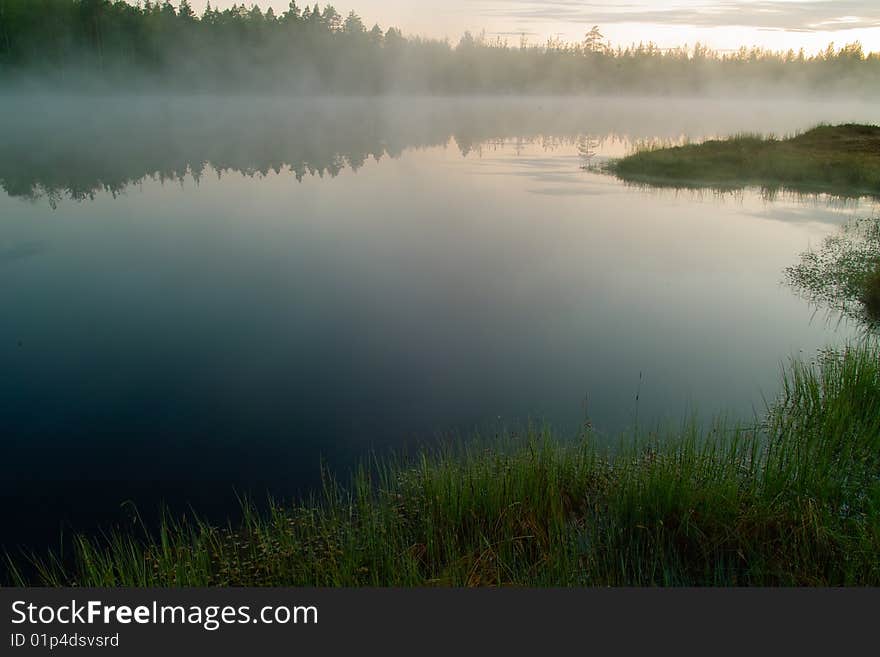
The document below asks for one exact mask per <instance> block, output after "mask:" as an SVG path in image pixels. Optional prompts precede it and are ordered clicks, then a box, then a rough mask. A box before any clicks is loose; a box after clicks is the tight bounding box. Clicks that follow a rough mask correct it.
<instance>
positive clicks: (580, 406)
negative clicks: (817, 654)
mask: <svg viewBox="0 0 880 657" xmlns="http://www.w3.org/2000/svg"><path fill="white" fill-rule="evenodd" d="M877 119H878V116H877V110H876V105H875V104H870V103H859V102H851V103H850V102H845V101H840V100H838V99H830V100H828V101H822V102H819V101H812V102H805V101H801V100H787V101H779V100H774V101H772V102H762V101H756V100H742V101H734V100H711V99H702V100H696V99H689V98H666V99H656V98H654V99H634V98H628V99H615V98H604V99H562V98H554V97H548V98H519V97H510V98H473V99H461V98H460V99H448V98H434V97H426V98H409V99H404V98H396V97H386V98H381V99H360V98H351V99H344V100H341V99H335V100H333V99H327V98H325V99H311V100H308V99H302V98H300V99H292V98H287V97H282V96H275V97H260V98H247V99H245V98H235V99H230V98H223V97H210V96H189V97H172V96H164V97H158V96H130V97H124V96H118V95H117V96H108V97H105V98H90V99H87V98H83V97H77V96H60V95H56V96H44V97H34V96H29V97H23V96H11V95H7V96H4V97H2V98H0V144H2V145H3V146H2V149H0V189H2V190H3V194H2V195H0V281H2V286H0V298H2V302H3V308H4V320H3V321H2V322H0V372H2V373H3V374H2V376H0V436H2V442H0V460H2V462H4V463H7V464H14V467H11V468H7V469H6V474H5V475H4V477H3V478H2V482H0V503H2V504H0V509H2V511H0V514H2V515H3V517H2V520H3V521H4V522H2V523H0V525H2V526H6V527H16V533H15V536H14V537H12V538H11V539H10V538H7V537H3V539H2V540H0V542H2V543H3V544H9V543H26V544H35V545H42V544H45V543H47V542H50V541H54V540H57V537H58V532H59V529H60V528H61V527H66V528H70V527H73V528H76V529H91V528H94V527H96V526H99V525H103V526H107V525H109V524H112V523H116V522H125V521H126V518H128V516H129V513H130V512H129V511H126V510H123V509H121V508H120V505H121V503H123V502H125V501H128V500H130V501H132V502H134V503H136V504H137V506H138V508H140V509H141V511H142V512H143V514H144V516H145V517H150V516H152V515H154V514H155V510H156V509H157V508H158V506H159V504H160V502H163V501H164V502H166V503H168V504H170V505H171V506H172V507H174V508H178V509H179V508H185V507H186V505H187V504H191V505H192V506H193V507H194V508H195V509H196V510H198V511H200V512H203V513H205V514H208V515H209V516H211V517H213V518H215V519H220V520H222V519H223V518H224V517H225V515H226V514H227V513H228V511H229V509H230V508H234V494H235V491H238V492H239V493H242V492H251V493H253V494H255V495H256V496H257V497H258V498H262V496H263V495H264V494H265V492H266V491H272V492H273V494H275V495H276V496H281V497H284V496H290V495H294V494H297V493H299V492H302V491H304V490H308V489H309V488H310V487H312V486H314V485H316V484H317V483H318V482H319V474H320V471H319V468H320V464H321V460H322V459H323V460H324V461H325V463H326V464H327V465H328V466H329V467H330V468H332V469H334V470H335V471H337V472H339V473H343V474H344V472H345V471H346V469H347V468H349V467H351V466H352V465H353V464H356V463H357V462H359V461H360V460H362V459H363V458H365V457H366V456H368V454H369V452H370V450H371V449H376V450H379V451H383V450H387V449H392V448H399V447H402V446H404V445H410V446H413V445H418V444H426V443H427V444H430V443H432V442H434V441H435V440H436V439H437V438H438V436H441V435H461V436H468V435H471V434H472V433H473V432H474V431H475V430H478V429H479V430H482V431H484V432H485V431H488V432H493V431H500V430H502V429H503V428H505V427H517V426H520V427H521V426H522V425H523V424H524V423H526V422H528V421H530V420H532V421H536V422H547V423H549V424H551V425H552V426H554V427H556V428H558V429H559V430H560V431H561V432H562V433H563V434H564V435H573V434H574V433H575V432H576V431H577V429H578V427H579V426H580V424H581V423H582V422H583V420H584V417H585V407H584V400H585V399H586V400H587V406H586V414H587V415H588V417H589V419H590V421H591V422H592V423H593V425H594V426H595V427H597V429H598V430H599V431H600V432H601V433H602V434H603V435H605V436H614V435H616V434H617V433H618V432H622V431H626V430H629V429H631V428H632V427H633V426H635V425H636V424H639V425H640V426H643V427H644V426H656V425H658V424H661V425H662V424H669V423H673V424H677V423H679V422H680V421H681V419H682V418H683V417H686V416H687V414H688V413H696V414H698V415H700V416H701V417H703V418H709V417H711V416H713V415H715V414H717V413H722V412H723V413H727V414H729V416H730V417H731V418H732V419H734V420H736V419H741V420H749V419H751V418H752V417H754V414H755V413H758V414H760V413H761V411H762V409H763V403H764V398H772V397H773V396H774V395H775V393H776V391H777V382H778V375H779V367H780V365H781V363H782V362H783V361H784V360H785V358H786V357H787V356H788V355H796V354H798V353H801V352H803V354H805V355H806V356H807V357H809V356H810V355H812V354H814V353H815V352H816V350H817V349H820V348H822V347H825V346H828V345H832V344H839V343H841V342H843V341H845V340H846V339H847V338H848V337H850V336H852V335H854V334H855V332H856V331H857V328H856V327H853V326H850V325H848V324H847V323H846V321H845V320H843V321H841V322H836V321H827V318H823V317H817V316H816V315H815V314H814V310H815V309H813V308H811V307H810V306H809V304H808V303H807V302H805V301H804V300H803V299H800V298H798V297H797V296H796V295H794V294H792V292H791V290H789V289H788V288H787V287H785V286H783V285H781V284H780V281H781V280H782V278H783V276H782V271H783V269H784V268H785V267H787V266H789V265H791V264H792V263H794V262H795V261H796V260H797V256H798V254H799V253H800V252H802V251H803V250H804V249H805V248H807V247H808V246H810V245H811V244H817V243H819V242H820V241H821V239H822V238H823V237H824V236H826V235H828V234H830V233H832V232H833V231H834V230H836V228H837V227H838V226H839V225H841V224H842V223H844V222H845V221H847V220H848V219H849V218H851V217H854V216H864V215H866V214H871V213H873V212H875V211H876V209H875V208H874V206H873V205H872V203H871V202H869V201H861V202H848V203H834V202H830V200H829V199H825V198H817V199H803V198H795V197H788V196H786V195H782V196H781V197H779V198H777V199H775V200H768V199H766V198H763V197H762V196H761V194H760V193H759V192H757V191H755V190H746V191H743V192H740V193H737V194H728V195H723V194H715V193H712V192H702V193H696V192H687V191H681V192H674V191H657V190H648V189H638V188H633V187H628V186H626V185H623V184H622V183H620V182H618V181H617V180H615V179H614V178H612V177H610V176H606V175H602V174H598V173H594V172H590V171H587V170H584V168H583V167H584V166H586V165H589V164H592V163H595V162H597V161H601V160H602V158H607V157H617V156H620V155H623V154H625V152H627V151H628V150H629V149H630V148H632V147H633V145H634V144H636V143H638V142H642V141H654V140H657V141H672V142H678V141H681V140H685V139H690V140H700V139H704V138H707V137H714V136H724V135H729V134H734V133H739V132H760V133H771V132H772V133H776V134H779V135H782V134H789V133H792V132H794V131H796V130H802V129H806V128H809V127H811V126H812V125H815V124H816V123H818V122H820V121H825V122H831V123H838V122H848V121H858V122H869V123H873V122H877ZM832 319H833V318H832ZM636 396H638V402H636Z"/></svg>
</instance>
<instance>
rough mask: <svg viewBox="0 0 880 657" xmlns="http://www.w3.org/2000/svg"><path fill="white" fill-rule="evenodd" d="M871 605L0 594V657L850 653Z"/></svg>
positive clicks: (813, 593) (706, 597) (731, 596)
mask: <svg viewBox="0 0 880 657" xmlns="http://www.w3.org/2000/svg"><path fill="white" fill-rule="evenodd" d="M878 602H880V592H878V590H865V589H851V590H850V589H847V590H844V589H831V590H828V589H824V590H823V589H783V590H768V589H743V590H717V589H700V590H696V589H686V590H675V589H672V590H669V589H667V590H649V589H577V590H522V589H519V590H517V589H496V590H492V589H480V590H455V589H408V590H398V589H336V590H329V589H3V590H0V603H2V606H3V613H2V616H3V637H2V644H0V645H2V648H0V654H3V655H22V656H24V655H37V654H71V653H70V651H72V652H73V653H75V654H92V653H95V654H97V653H102V654H108V655H157V654H159V655H162V654H168V655H176V654H193V655H196V654H210V655H227V654H228V655H240V654H242V653H245V652H247V651H252V650H254V649H258V650H259V651H260V653H262V651H270V652H271V653H273V654H274V652H275V651H276V650H277V651H278V652H279V653H281V652H283V653H284V654H294V653H299V652H303V651H307V653H305V652H304V654H315V655H322V654H331V655H332V654H338V652H340V651H343V650H368V651H369V654H373V653H374V652H375V651H377V650H381V652H382V654H401V655H403V654H406V655H412V654H419V653H429V654H437V653H447V654H451V655H456V657H457V655H459V654H474V653H477V652H484V653H485V654H500V652H499V651H505V652H508V653H512V654H522V653H526V652H534V653H535V654H545V653H546V652H547V650H550V649H561V648H563V647H565V648H568V649H576V650H578V652H584V653H593V652H596V651H598V650H601V651H610V653H611V654H629V653H631V652H633V653H634V652H636V651H644V650H652V651H658V650H662V651H664V652H665V651H667V650H674V651H676V653H693V654H712V653H715V652H718V651H723V652H727V651H729V650H742V651H746V652H747V653H748V654H752V653H756V652H757V653H758V654H764V653H765V652H770V651H774V652H777V654H780V655H782V654H793V651H795V650H808V651H810V653H812V652H815V651H817V650H827V651H829V653H830V654H851V653H853V652H858V651H861V650H862V649H864V648H869V647H872V646H873V647H874V648H875V647H876V645H875V644H876V634H875V627H874V624H875V622H876V610H877V608H878V604H877V603H878ZM874 648H872V649H874Z"/></svg>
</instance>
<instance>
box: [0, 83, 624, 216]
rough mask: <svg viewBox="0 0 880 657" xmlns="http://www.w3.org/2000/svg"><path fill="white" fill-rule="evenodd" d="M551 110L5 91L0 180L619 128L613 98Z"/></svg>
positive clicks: (326, 166)
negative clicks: (588, 108) (603, 106)
mask: <svg viewBox="0 0 880 657" xmlns="http://www.w3.org/2000/svg"><path fill="white" fill-rule="evenodd" d="M558 109H559V108H556V109H554V108H552V107H549V106H548V102H544V101H524V102H511V103H508V104H506V105H503V106H502V105H499V104H498V103H493V102H464V103H458V102H453V101H442V100H434V99H424V100H419V101H413V100H409V101H405V102H398V103H395V102H391V101H386V102H380V101H375V100H367V99H361V100H358V99H349V100H345V101H330V100H312V101H305V100H290V99H286V98H270V99H261V100H258V101H254V100H248V101H245V100H229V99H223V100H220V99H212V98H189V99H180V98H177V99H164V100H163V99H158V98H152V97H151V98H147V97H145V98H142V99H131V98H126V99H122V98H107V99H103V100H86V99H59V98H57V97H51V98H47V99H43V100H40V99H36V100H34V99H28V100H25V99H19V100H15V99H13V100H11V101H9V102H8V103H5V104H4V110H2V111H0V140H2V142H3V143H4V148H3V150H2V152H0V187H2V189H3V190H4V191H5V192H6V193H7V194H8V195H10V196H14V197H20V198H25V199H32V200H36V199H40V198H45V199H48V201H49V203H50V204H52V205H53V206H54V205H56V204H57V203H58V202H59V201H61V200H62V199H65V198H69V199H74V200H88V199H93V198H94V197H95V195H96V194H97V193H99V192H107V193H110V194H113V195H116V194H118V193H120V192H122V191H123V190H125V189H126V188H127V187H129V186H131V185H133V184H137V183H139V182H141V181H143V180H145V179H156V180H159V181H163V182H164V181H182V180H184V179H186V178H187V177H189V176H191V177H192V178H193V179H195V180H196V181H198V180H199V179H201V178H202V177H203V176H204V175H205V174H206V172H208V171H215V172H217V173H218V174H220V175H222V174H223V173H225V172H238V173H241V174H243V175H246V176H259V175H267V174H269V173H270V172H275V173H281V172H283V171H289V172H290V173H291V174H292V175H293V177H295V178H296V179H297V180H300V181H301V180H303V178H305V177H307V176H322V177H323V176H328V177H335V176H336V175H338V174H339V173H340V172H341V171H342V170H344V169H352V170H355V171H356V170H357V169H359V168H360V167H362V166H363V165H364V164H365V163H366V162H367V161H368V160H370V159H374V160H380V159H382V158H384V157H392V158H394V157H398V156H399V155H400V154H401V153H402V152H403V151H404V150H405V149H410V148H427V147H433V146H441V145H445V144H449V143H450V140H454V143H455V145H456V147H457V148H458V149H459V151H460V152H461V154H462V155H464V156H468V155H473V154H479V153H481V152H482V151H483V150H484V149H486V148H491V147H496V146H498V144H502V143H507V142H508V141H509V140H510V139H511V138H513V139H515V140H517V141H518V142H519V144H520V148H523V147H525V146H526V145H532V146H535V145H537V146H539V147H541V148H543V149H545V150H550V149H553V148H557V147H559V146H562V145H566V144H568V145H574V144H576V143H578V139H581V140H583V139H589V140H590V142H591V143H597V144H598V143H600V141H601V140H600V139H599V138H597V137H583V136H582V135H583V133H584V132H585V131H586V128H588V127H589V126H591V125H593V124H597V125H598V128H599V130H601V131H602V132H606V133H607V132H608V131H613V130H615V129H619V128H620V127H621V126H620V124H616V123H615V122H614V121H612V120H610V119H611V118H613V117H615V113H614V111H613V110H611V109H608V110H606V111H604V112H599V113H596V112H595V111H592V112H591V113H590V114H588V115H585V114H584V111H583V110H579V111H578V110H571V108H569V110H571V111H567V112H566V111H561V110H559V111H557V110H558ZM594 110H595V108H594Z"/></svg>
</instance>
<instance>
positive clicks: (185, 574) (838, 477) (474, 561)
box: [19, 346, 880, 586]
mask: <svg viewBox="0 0 880 657" xmlns="http://www.w3.org/2000/svg"><path fill="white" fill-rule="evenodd" d="M783 383H784V385H783V387H782V394H781V397H780V398H779V400H778V402H777V403H776V404H775V405H774V406H773V407H772V408H771V410H770V412H769V414H768V416H767V417H766V420H765V421H764V422H762V423H761V425H760V426H756V427H753V428H749V429H738V430H735V429H724V428H723V427H715V428H714V429H711V430H706V431H705V432H701V431H699V430H697V429H691V430H684V431H682V432H680V433H678V434H676V435H670V436H644V437H642V438H641V439H638V440H632V441H628V442H626V443H625V444H622V445H620V446H617V447H615V448H614V449H613V450H607V449H603V448H601V447H599V446H598V445H597V441H596V440H595V437H594V436H592V435H590V434H586V435H584V436H583V437H582V439H581V440H580V441H579V442H577V443H575V444H571V443H568V444H565V445H563V444H561V443H559V442H556V441H554V439H553V437H552V436H550V435H548V434H547V433H541V432H536V433H533V434H532V435H529V436H527V437H524V438H523V439H521V440H519V441H516V440H512V441H511V442H510V443H508V444H506V445H504V446H501V447H498V448H486V447H485V446H484V447H480V448H472V449H466V448H461V449H450V450H446V451H440V452H435V453H430V454H425V455H423V456H422V457H421V458H420V459H418V460H417V461H416V462H415V463H412V462H410V463H407V464H399V465H395V464H393V463H390V462H384V463H381V464H378V465H377V466H376V467H374V468H370V469H369V472H368V471H366V470H365V471H364V472H361V473H360V475H358V476H357V477H355V479H354V481H353V483H352V484H351V485H349V486H345V487H342V486H339V485H337V484H335V483H333V482H332V481H330V480H328V482H327V484H326V486H325V489H324V490H323V491H322V492H321V494H319V495H316V496H315V497H314V498H313V499H311V500H307V501H305V502H304V503H302V504H300V505H298V506H296V507H292V508H283V507H280V506H276V507H274V508H273V509H272V510H271V512H269V513H267V514H262V515H261V514H258V513H256V512H254V511H252V510H250V509H246V511H247V513H246V515H245V519H244V522H243V524H242V525H241V526H236V527H227V528H217V527H212V526H210V525H208V524H206V523H200V522H197V521H192V520H180V521H171V520H169V521H168V522H166V524H165V525H164V526H163V527H162V528H161V529H160V530H159V531H157V532H156V533H155V534H153V535H152V536H151V537H150V538H146V539H145V538H143V537H134V536H132V535H115V536H111V537H106V538H105V539H100V540H94V539H88V538H80V539H77V541H76V542H75V546H74V547H75V557H74V558H73V560H72V563H71V562H69V561H68V565H61V561H60V560H59V559H57V558H54V557H48V558H46V557H43V558H38V559H35V563H36V565H37V569H38V573H39V574H38V576H37V580H38V581H36V582H32V583H40V584H49V585H61V584H72V585H78V586H117V585H133V586H146V585H160V586H180V585H194V586H202V585H320V586H362V585H378V586H386V585H401V586H412V585H429V586H434V585H437V586H445V585H462V586H483V585H535V586H545V585H562V586H568V585H819V584H832V585H838V584H874V585H877V584H880V560H878V558H877V555H878V554H880V363H878V352H877V350H876V349H875V348H873V347H867V346H865V347H858V348H853V349H850V350H847V351H845V352H844V353H841V354H836V353H829V354H826V355H824V356H823V357H822V358H820V359H819V360H818V361H817V362H815V363H811V364H804V363H798V362H795V363H792V364H791V365H790V366H789V368H788V369H787V370H786V373H785V376H784V382H783ZM19 583H23V582H22V581H20V582H19Z"/></svg>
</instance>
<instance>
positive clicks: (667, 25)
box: [175, 0, 880, 52]
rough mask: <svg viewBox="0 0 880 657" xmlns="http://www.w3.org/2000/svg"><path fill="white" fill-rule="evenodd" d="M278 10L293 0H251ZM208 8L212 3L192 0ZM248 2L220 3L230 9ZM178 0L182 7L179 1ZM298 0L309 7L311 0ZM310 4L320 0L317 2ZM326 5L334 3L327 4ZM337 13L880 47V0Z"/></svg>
mask: <svg viewBox="0 0 880 657" xmlns="http://www.w3.org/2000/svg"><path fill="white" fill-rule="evenodd" d="M243 1H244V3H245V4H247V5H248V6H250V5H251V4H257V5H259V6H260V7H262V8H263V9H268V7H270V6H271V7H273V9H274V10H275V11H276V12H279V11H284V10H286V9H287V5H288V2H289V0H243ZM190 2H191V4H192V5H193V7H194V8H195V9H196V10H197V11H199V12H201V10H202V9H203V8H204V6H205V3H206V2H207V0H190ZM237 3H238V4H240V3H242V0H212V2H211V4H212V6H214V7H217V8H221V9H222V8H226V7H229V6H231V5H233V4H237ZM175 4H177V2H176V0H175ZM297 4H298V5H299V6H300V7H302V6H304V5H305V1H304V0H300V1H298V2H297ZM309 4H314V0H311V1H310V2H309ZM319 4H320V5H321V6H322V7H323V6H324V4H327V0H322V1H321V2H320V3H319ZM330 4H333V6H334V7H336V9H337V11H339V12H340V13H342V14H347V13H348V12H349V11H352V10H353V11H355V12H357V13H358V14H359V15H360V16H361V17H362V18H363V20H364V22H365V23H367V25H368V26H372V25H373V23H378V24H379V25H381V26H382V27H383V28H387V27H389V26H391V25H394V26H397V27H399V28H401V29H402V30H403V31H404V32H405V33H406V34H409V35H421V36H429V37H437V38H444V37H448V38H450V39H451V40H452V41H453V42H455V41H457V40H458V39H459V37H460V36H461V35H462V34H463V33H464V32H465V31H466V30H470V31H471V32H474V33H479V32H480V31H481V30H485V31H486V33H487V35H489V36H490V37H491V36H495V35H500V36H503V37H505V38H508V39H509V41H510V42H511V43H512V44H514V45H515V44H518V43H519V39H520V35H521V34H525V35H526V36H527V38H528V39H529V41H530V42H531V43H543V42H545V41H546V40H547V38H549V37H551V36H558V37H559V38H561V39H563V40H565V41H580V40H582V39H583V36H584V34H585V33H586V32H587V31H589V29H590V27H591V26H593V25H599V26H600V28H601V30H602V32H603V33H604V34H605V36H606V37H607V38H608V40H609V41H611V43H612V44H613V45H615V46H616V45H624V46H625V45H628V44H630V43H638V42H640V41H643V42H647V41H653V42H654V43H656V44H658V45H659V46H661V47H672V46H677V45H685V44H686V45H689V46H693V44H694V43H695V42H697V41H699V42H701V43H704V44H707V45H709V46H710V47H712V48H716V49H720V50H728V49H735V48H738V47H739V46H741V45H745V46H752V45H759V46H763V47H769V48H773V49H774V50H787V49H789V48H793V49H795V50H797V49H798V48H801V47H803V48H804V50H806V51H807V52H815V51H816V50H820V49H823V48H824V47H825V46H826V45H827V44H828V43H829V42H831V41H833V42H834V43H835V44H836V45H837V46H842V45H844V44H846V43H850V42H852V41H856V40H859V41H861V42H862V45H863V46H864V48H865V50H866V51H875V52H878V51H880V0H606V1H604V2H589V1H587V2H581V1H579V0H544V1H541V0H336V1H333V2H331V3H330Z"/></svg>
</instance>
